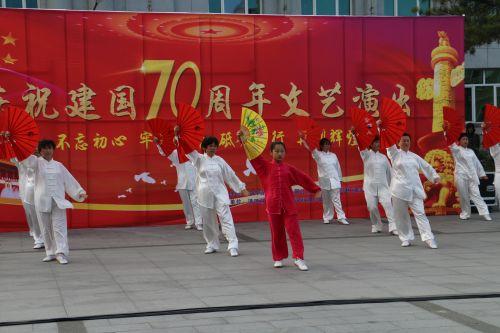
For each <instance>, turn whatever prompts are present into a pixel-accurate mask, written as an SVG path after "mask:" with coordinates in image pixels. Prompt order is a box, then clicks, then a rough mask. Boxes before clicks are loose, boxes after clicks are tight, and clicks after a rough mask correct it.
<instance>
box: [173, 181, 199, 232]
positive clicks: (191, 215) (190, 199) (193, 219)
mask: <svg viewBox="0 0 500 333" xmlns="http://www.w3.org/2000/svg"><path fill="white" fill-rule="evenodd" d="M178 192H179V196H180V197H181V201H182V210H183V211H184V216H185V217H186V224H187V225H196V226H200V227H201V226H202V219H201V212H200V205H198V198H197V196H196V191H190V190H178Z"/></svg>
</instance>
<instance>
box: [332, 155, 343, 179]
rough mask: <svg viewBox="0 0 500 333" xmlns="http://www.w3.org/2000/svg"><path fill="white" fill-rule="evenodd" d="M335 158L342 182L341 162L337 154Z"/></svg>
mask: <svg viewBox="0 0 500 333" xmlns="http://www.w3.org/2000/svg"><path fill="white" fill-rule="evenodd" d="M334 156H335V160H336V161H337V165H336V167H337V173H338V175H339V179H340V181H342V168H341V167H340V162H339V159H338V157H337V154H334Z"/></svg>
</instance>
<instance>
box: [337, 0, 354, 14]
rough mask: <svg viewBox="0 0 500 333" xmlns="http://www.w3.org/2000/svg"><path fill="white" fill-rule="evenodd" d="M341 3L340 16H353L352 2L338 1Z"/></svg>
mask: <svg viewBox="0 0 500 333" xmlns="http://www.w3.org/2000/svg"><path fill="white" fill-rule="evenodd" d="M338 3H339V11H338V14H339V15H351V1H349V0H338Z"/></svg>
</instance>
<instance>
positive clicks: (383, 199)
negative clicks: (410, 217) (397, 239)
mask: <svg viewBox="0 0 500 333" xmlns="http://www.w3.org/2000/svg"><path fill="white" fill-rule="evenodd" d="M365 199H366V205H367V207H368V212H370V220H371V221H372V225H373V226H374V227H375V228H377V230H378V231H382V220H381V219H380V212H379V210H378V203H379V202H380V204H381V205H382V207H383V208H384V211H385V215H386V216H387V220H388V221H389V232H391V231H394V230H396V229H397V228H396V223H395V222H394V210H393V208H392V202H391V194H390V193H389V191H385V192H379V195H378V196H377V195H372V194H370V193H368V192H365Z"/></svg>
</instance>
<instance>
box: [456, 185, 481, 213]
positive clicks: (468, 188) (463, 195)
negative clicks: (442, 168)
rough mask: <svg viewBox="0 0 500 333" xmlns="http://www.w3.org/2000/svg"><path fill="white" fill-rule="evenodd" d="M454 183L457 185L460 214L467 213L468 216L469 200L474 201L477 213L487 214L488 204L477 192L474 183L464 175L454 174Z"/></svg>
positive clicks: (477, 188)
mask: <svg viewBox="0 0 500 333" xmlns="http://www.w3.org/2000/svg"><path fill="white" fill-rule="evenodd" d="M455 185H456V186H457V190H458V195H459V198H460V208H461V209H462V214H467V215H469V216H470V201H471V200H472V202H474V204H475V205H476V208H477V211H478V212H479V215H483V216H484V215H487V214H489V211H488V206H486V203H485V202H484V200H483V198H482V197H481V193H479V186H478V185H477V184H474V182H472V181H471V180H470V179H466V178H464V177H460V176H456V177H455Z"/></svg>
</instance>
